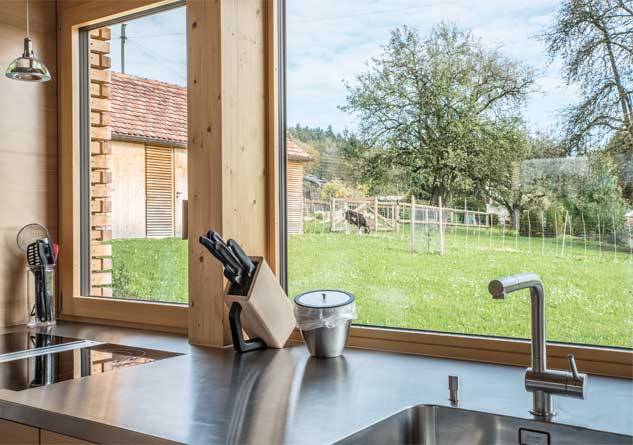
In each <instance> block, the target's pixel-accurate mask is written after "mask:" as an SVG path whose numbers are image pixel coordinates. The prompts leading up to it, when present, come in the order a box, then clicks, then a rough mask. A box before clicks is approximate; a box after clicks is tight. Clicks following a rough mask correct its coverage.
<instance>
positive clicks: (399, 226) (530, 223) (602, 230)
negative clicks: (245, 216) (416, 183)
mask: <svg viewBox="0 0 633 445" xmlns="http://www.w3.org/2000/svg"><path fill="white" fill-rule="evenodd" d="M302 213H303V232H304V233H313V234H326V233H331V234H334V233H344V234H347V235H354V234H356V235H363V236H366V235H369V236H374V237H375V236H381V237H383V238H385V240H386V241H388V240H392V241H393V240H401V241H407V242H408V244H409V250H410V251H411V252H427V253H437V254H440V255H444V254H445V253H447V252H459V251H460V250H462V249H470V248H476V249H496V250H499V249H501V250H514V251H521V252H523V251H527V252H529V253H540V254H542V255H551V254H555V255H558V256H561V257H585V258H587V257H588V256H595V255H597V256H598V257H600V258H605V259H607V258H609V257H611V258H613V259H615V260H618V259H620V258H628V259H629V260H631V261H633V224H630V223H629V222H627V221H626V220H623V219H622V217H621V216H617V215H615V214H606V213H599V212H589V211H584V212H578V213H577V214H575V215H571V214H570V213H569V212H568V211H565V210H563V211H559V210H557V209H554V210H551V209H550V210H548V211H541V210H526V211H523V212H520V213H519V212H515V213H514V214H512V215H510V214H508V213H507V212H500V211H490V210H489V211H481V210H473V209H468V208H464V209H458V208H454V207H444V206H442V203H441V202H440V203H439V205H437V206H433V205H431V204H429V203H428V202H424V201H417V200H416V199H415V198H411V199H410V200H407V201H406V202H404V201H401V200H397V199H382V198H378V197H375V198H362V199H360V198H355V199H344V198H330V199H329V200H309V199H305V200H304V202H303V206H302ZM361 216H362V218H361Z"/></svg>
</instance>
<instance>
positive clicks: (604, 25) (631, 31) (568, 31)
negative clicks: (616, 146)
mask: <svg viewBox="0 0 633 445" xmlns="http://www.w3.org/2000/svg"><path fill="white" fill-rule="evenodd" d="M544 38H545V40H546V42H547V49H548V52H549V53H550V55H551V56H552V57H557V56H560V57H562V59H563V61H564V63H565V68H564V75H565V78H566V80H567V81H569V82H574V83H578V84H579V85H580V88H581V100H580V102H579V103H578V104H576V105H574V106H572V107H570V108H568V109H567V110H566V112H565V114H566V119H567V123H568V125H567V135H566V136H567V137H566V141H567V146H568V148H569V151H570V152H576V153H580V154H582V153H586V152H587V151H589V150H591V149H592V148H593V149H597V148H601V147H602V146H603V145H604V143H605V142H606V141H607V140H608V139H609V137H611V136H613V135H614V134H616V133H621V132H626V133H628V134H629V135H632V136H633V1H631V0H563V2H562V4H561V6H560V9H559V11H558V15H557V18H556V21H555V23H554V24H553V25H552V27H551V28H550V29H549V30H548V31H547V33H546V34H545V36H544Z"/></svg>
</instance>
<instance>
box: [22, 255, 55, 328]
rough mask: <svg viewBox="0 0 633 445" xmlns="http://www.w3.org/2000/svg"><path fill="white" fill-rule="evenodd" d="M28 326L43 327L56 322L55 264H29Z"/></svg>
mask: <svg viewBox="0 0 633 445" xmlns="http://www.w3.org/2000/svg"><path fill="white" fill-rule="evenodd" d="M26 275H27V283H26V293H27V299H26V301H27V310H28V322H27V326H29V327H31V328H34V327H42V326H52V325H54V324H55V320H56V317H57V314H56V313H55V266H54V265H46V266H29V268H28V272H27V274H26Z"/></svg>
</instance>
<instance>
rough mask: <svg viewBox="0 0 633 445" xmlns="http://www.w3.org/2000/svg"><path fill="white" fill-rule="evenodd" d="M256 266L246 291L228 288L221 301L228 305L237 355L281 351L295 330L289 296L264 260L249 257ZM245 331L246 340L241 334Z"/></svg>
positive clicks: (230, 286) (234, 287)
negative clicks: (262, 349)
mask: <svg viewBox="0 0 633 445" xmlns="http://www.w3.org/2000/svg"><path fill="white" fill-rule="evenodd" d="M250 259H251V260H252V261H253V263H255V265H256V269H255V272H253V274H252V276H251V279H250V283H249V284H248V288H247V289H240V288H237V287H236V286H235V285H234V284H232V283H230V282H229V284H228V285H227V287H226V289H225V293H224V302H225V303H226V304H227V305H229V307H230V312H229V322H230V327H231V335H232V336H233V345H234V347H235V349H236V350H237V351H239V352H246V351H252V350H254V349H260V348H263V347H265V346H268V347H270V348H283V346H284V345H285V344H286V341H288V338H289V337H290V334H291V333H292V331H293V330H294V327H295V316H294V312H293V309H292V304H291V303H290V301H289V300H288V296H287V295H286V293H285V292H284V290H283V289H282V288H281V286H280V285H279V282H278V281H277V278H276V277H275V275H274V274H273V272H272V270H270V267H269V266H268V263H266V260H264V258H263V257H250ZM242 330H244V331H245V332H246V333H247V334H248V336H249V338H250V339H249V340H245V339H244V336H243V334H242Z"/></svg>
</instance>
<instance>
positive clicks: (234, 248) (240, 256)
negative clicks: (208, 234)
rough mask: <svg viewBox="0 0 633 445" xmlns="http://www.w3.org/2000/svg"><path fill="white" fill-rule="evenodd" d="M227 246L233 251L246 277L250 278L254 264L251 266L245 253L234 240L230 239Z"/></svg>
mask: <svg viewBox="0 0 633 445" xmlns="http://www.w3.org/2000/svg"><path fill="white" fill-rule="evenodd" d="M227 245H228V246H229V248H230V249H231V250H232V251H233V253H234V254H235V256H236V257H237V259H238V260H240V263H241V264H242V267H243V268H244V270H245V272H246V276H247V277H248V278H250V277H251V275H252V274H253V272H254V271H255V264H253V262H252V261H251V259H250V258H249V257H248V255H246V252H244V249H242V247H241V246H240V245H239V244H238V243H237V241H235V240H234V239H230V240H229V241H228V242H227Z"/></svg>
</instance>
